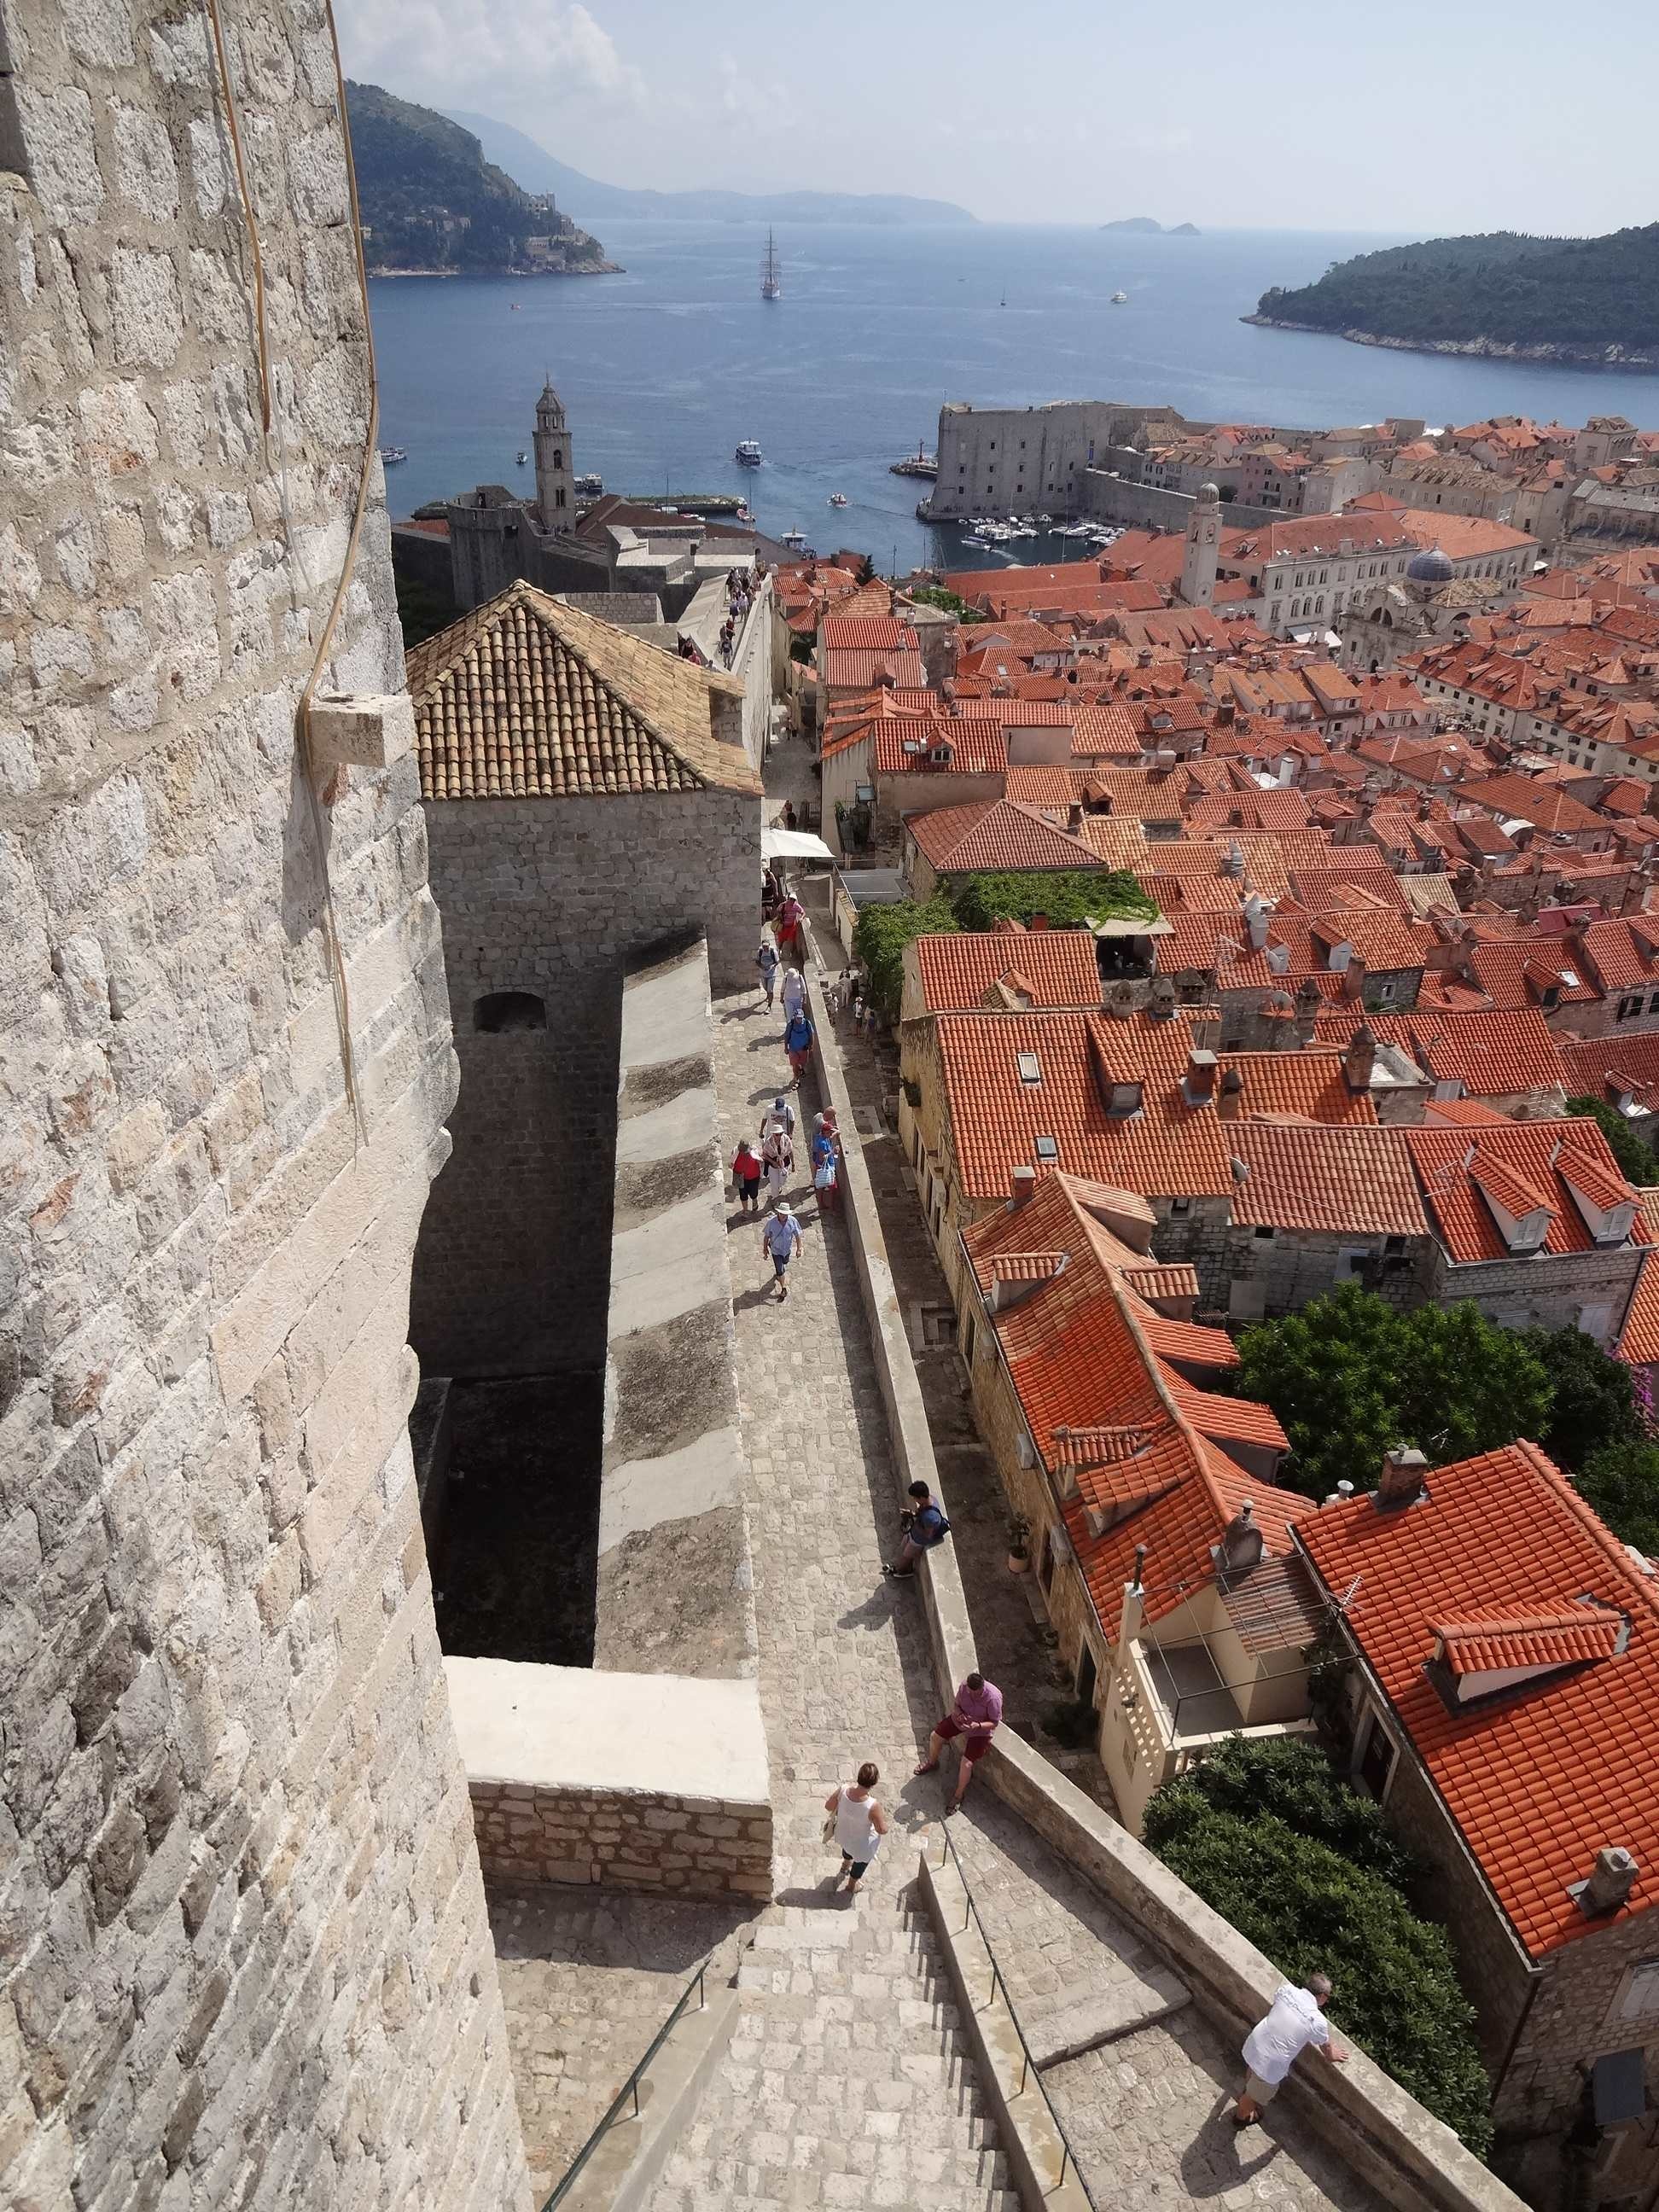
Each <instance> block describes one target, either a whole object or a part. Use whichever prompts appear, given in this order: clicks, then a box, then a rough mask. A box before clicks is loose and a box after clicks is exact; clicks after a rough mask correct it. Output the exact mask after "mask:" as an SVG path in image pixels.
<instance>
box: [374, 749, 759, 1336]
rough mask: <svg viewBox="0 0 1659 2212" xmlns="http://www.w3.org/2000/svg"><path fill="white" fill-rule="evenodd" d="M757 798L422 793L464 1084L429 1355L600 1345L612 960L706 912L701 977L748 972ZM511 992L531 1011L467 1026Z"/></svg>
mask: <svg viewBox="0 0 1659 2212" xmlns="http://www.w3.org/2000/svg"><path fill="white" fill-rule="evenodd" d="M760 806H761V803H760V799H759V798H758V796H744V795H741V794H738V793H731V792H722V791H702V792H678V793H671V794H670V793H638V794H617V795H615V796H611V797H605V798H598V797H595V798H570V799H443V800H437V801H432V802H428V805H427V806H426V807H425V809H424V812H425V815H426V820H427V826H428V834H429V836H430V839H431V867H432V888H433V891H434V893H435V896H436V898H437V902H438V906H439V908H440V910H441V913H442V915H443V921H444V943H445V955H446V964H447V974H448V987H449V999H450V1007H451V1012H452V1014H453V1022H454V1030H455V1044H456V1050H457V1052H458V1054H459V1059H460V1069H461V1085H460V1097H459V1103H458V1105H457V1109H456V1111H455V1114H454V1115H453V1119H452V1122H451V1130H452V1134H453V1138H454V1156H453V1158H452V1160H451V1162H450V1164H449V1166H448V1168H447V1170H445V1172H444V1174H443V1175H442V1176H441V1177H440V1178H439V1180H438V1182H437V1183H436V1185H435V1188H434V1190H433V1194H432V1204H431V1206H430V1208H429V1210H428V1216H427V1220H426V1225H425V1227H424V1229H423V1230H422V1238H421V1249H420V1255H419V1261H418V1264H417V1267H416V1279H415V1296H414V1314H413V1323H412V1330H411V1334H412V1339H413V1341H414V1344H415V1346H416V1350H417V1351H418V1352H420V1355H421V1358H422V1362H423V1364H425V1365H426V1367H427V1368H428V1370H437V1371H441V1372H442V1373H445V1374H450V1375H457V1376H480V1375H497V1376H502V1375H530V1374H556V1373H561V1372H567V1371H570V1370H580V1369H596V1368H599V1367H600V1366H602V1365H603V1364H604V1361H605V1299H606V1291H607V1286H606V1280H605V1269H606V1253H607V1249H608V1247H609V1243H610V1233H611V1231H610V1217H611V1176H612V1173H613V1170H614V1166H615V1157H616V1133H617V1132H616V1085H617V1050H618V1043H619V1035H620V1031H619V1023H620V1009H621V1000H622V981H623V963H624V961H625V960H626V959H627V958H628V957H629V956H630V955H631V954H634V953H635V952H637V951H640V950H641V949H642V948H644V947H646V946H647V945H653V944H655V943H657V942H659V941H661V940H662V939H666V938H671V937H676V936H679V937H683V936H684V933H686V931H687V930H688V928H690V929H693V930H696V929H706V932H707V934H708V957H709V967H710V969H711V971H712V972H713V975H714V987H715V988H716V989H718V990H727V989H730V988H732V987H733V986H734V984H736V983H738V982H740V981H745V980H747V979H748V978H749V977H750V975H751V974H752V972H753V969H752V963H753V958H754V951H755V946H756V944H757V942H758V939H759V931H760V917H759V897H758V892H757V885H758V883H759V880H760ZM507 991H514V992H521V993H524V994H527V995H529V996H531V997H532V998H534V999H537V1000H540V1001H541V1003H542V1007H543V1012H544V1017H545V1024H546V1025H545V1027H544V1028H530V1029H517V1028H512V1029H507V1030H496V1031H490V1030H480V1029H479V1028H478V1027H477V1020H478V1018H479V1017H478V1013H477V1006H478V1002H479V1000H482V999H483V998H485V997H486V996H488V995H489V994H495V993H500V992H507Z"/></svg>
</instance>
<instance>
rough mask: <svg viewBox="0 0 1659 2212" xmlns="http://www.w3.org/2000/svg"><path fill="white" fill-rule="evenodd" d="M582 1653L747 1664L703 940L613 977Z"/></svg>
mask: <svg viewBox="0 0 1659 2212" xmlns="http://www.w3.org/2000/svg"><path fill="white" fill-rule="evenodd" d="M622 997H623V1011H622V1048H621V1060H620V1073H619V1079H618V1082H617V1176H616V1210H615V1213H614V1216H613V1219H612V1225H611V1265H610V1276H611V1309H610V1315H609V1338H608V1342H607V1346H606V1357H605V1456H604V1462H603V1472H602V1476H601V1481H600V1489H599V1587H598V1596H597V1604H596V1611H595V1627H594V1646H593V1663H594V1665H595V1666H596V1667H598V1668H623V1669H625V1670H631V1671H633V1672H635V1673H649V1674H700V1675H706V1676H730V1677H735V1676H739V1675H742V1676H747V1677H748V1678H749V1687H750V1694H751V1695H755V1696H757V1695H758V1692H757V1688H756V1684H755V1680H754V1678H755V1676H756V1674H757V1668H758V1646H757V1639H756V1634H755V1597H754V1577H753V1572H752V1570H751V1567H750V1553H749V1536H748V1528H747V1525H746V1522H745V1516H744V1504H743V1499H744V1455H743V1438H742V1435H741V1432H740V1431H739V1428H738V1377H737V1338H736V1334H735V1332H734V1330H733V1328H732V1276H731V1269H730V1267H729V1264H728V1261H727V1231H726V1218H727V1214H728V1212H729V1210H730V1208H729V1206H728V1202H727V1200H726V1173H725V1165H724V1162H723V1159H722V1156H721V1152H720V1141H719V1122H718V1108H717V1104H716V1100H715V1097H714V1063H713V1058H712V1050H713V1037H712V1035H711V1030H712V1026H713V1022H714V1011H713V1008H712V1006H711V1005H710V1003H709V993H708V953H707V951H706V949H705V947H704V945H703V944H702V939H697V940H696V942H695V943H693V944H690V945H686V946H684V948H683V949H682V950H680V951H677V952H674V953H671V954H669V955H667V956H666V957H662V958H655V959H653V958H647V959H645V960H642V961H641V962H639V963H636V964H635V966H634V967H633V968H632V969H630V971H629V975H628V977H627V980H626V981H625V982H624V983H623V994H622Z"/></svg>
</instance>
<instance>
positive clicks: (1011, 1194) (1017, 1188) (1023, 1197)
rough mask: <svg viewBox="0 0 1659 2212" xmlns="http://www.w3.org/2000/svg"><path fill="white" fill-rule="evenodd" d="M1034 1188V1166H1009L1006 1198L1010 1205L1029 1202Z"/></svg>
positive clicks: (1021, 1204)
mask: <svg viewBox="0 0 1659 2212" xmlns="http://www.w3.org/2000/svg"><path fill="white" fill-rule="evenodd" d="M1035 1189H1036V1169H1035V1168H1028V1167H1018V1168H1011V1169H1010V1170H1008V1200H1009V1203H1010V1205H1012V1206H1024V1205H1026V1204H1027V1203H1029V1201H1030V1196H1031V1194H1032V1192H1033V1191H1034V1190H1035Z"/></svg>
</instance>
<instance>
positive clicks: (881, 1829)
mask: <svg viewBox="0 0 1659 2212" xmlns="http://www.w3.org/2000/svg"><path fill="white" fill-rule="evenodd" d="M880 1779H881V1769H880V1768H879V1767H878V1765H876V1762H875V1760H874V1759H866V1760H865V1762H864V1764H863V1765H862V1766H860V1769H859V1773H858V1780H857V1781H856V1782H842V1783H840V1784H837V1785H836V1788H835V1789H833V1790H831V1791H830V1792H829V1796H827V1797H826V1798H825V1799H824V1801H823V1809H824V1811H825V1812H826V1813H830V1814H834V1816H835V1819H834V1822H833V1831H834V1834H835V1839H836V1842H837V1843H838V1844H840V1845H841V1872H840V1873H839V1874H838V1875H836V1888H837V1889H839V1888H840V1887H841V1886H842V1882H843V1881H844V1882H845V1883H846V1884H847V1894H848V1897H856V1896H857V1895H858V1893H859V1884H860V1882H861V1881H863V1880H864V1876H865V1872H866V1869H867V1868H868V1866H869V1864H870V1862H871V1861H872V1859H873V1858H874V1857H875V1856H876V1853H877V1852H878V1850H880V1849H881V1839H882V1838H883V1837H884V1835H885V1834H886V1833H887V1826H888V1822H887V1814H886V1813H885V1812H884V1809H883V1808H882V1806H881V1804H880V1803H879V1802H878V1799H877V1796H876V1794H875V1790H876V1784H877V1783H878V1782H879V1781H880Z"/></svg>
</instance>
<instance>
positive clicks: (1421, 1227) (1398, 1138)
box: [1229, 1121, 1429, 1237]
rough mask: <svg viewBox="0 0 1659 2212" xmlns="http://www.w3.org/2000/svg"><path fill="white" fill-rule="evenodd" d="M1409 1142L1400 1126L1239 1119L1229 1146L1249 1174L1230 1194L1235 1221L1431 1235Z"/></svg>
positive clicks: (1374, 1233)
mask: <svg viewBox="0 0 1659 2212" xmlns="http://www.w3.org/2000/svg"><path fill="white" fill-rule="evenodd" d="M1405 1139H1406V1132H1405V1131H1404V1130H1403V1129H1400V1128H1376V1129H1366V1128H1301V1129H1296V1128H1285V1127H1279V1126H1277V1125H1275V1124H1273V1123H1268V1122H1261V1121H1240V1122H1237V1123H1236V1124H1234V1125H1233V1126H1232V1127H1231V1132H1230V1136H1229V1142H1230V1143H1231V1146H1232V1148H1233V1152H1234V1155H1235V1157H1236V1158H1238V1159H1240V1160H1241V1161H1243V1164H1244V1165H1245V1166H1246V1167H1247V1168H1248V1169H1249V1175H1248V1176H1246V1178H1245V1180H1244V1181H1243V1182H1242V1183H1241V1184H1240V1185H1239V1187H1238V1188H1237V1190H1236V1191H1235V1193H1234V1194H1233V1219H1234V1220H1235V1221H1236V1222H1241V1223H1247V1224H1254V1225H1260V1226H1261V1227H1264V1228H1273V1229H1304V1230H1323V1231H1334V1232H1336V1233H1337V1234H1339V1235H1340V1234H1342V1233H1344V1232H1346V1231H1352V1233H1353V1234H1355V1235H1357V1236H1387V1237H1426V1236H1427V1235H1428V1233H1429V1224H1428V1218H1427V1216H1426V1215H1425V1212H1424V1211H1423V1201H1422V1200H1421V1198H1420V1197H1419V1195H1418V1189H1417V1178H1416V1176H1414V1175H1413V1172H1412V1160H1411V1154H1410V1152H1408V1151H1407V1146H1406V1142H1405Z"/></svg>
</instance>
